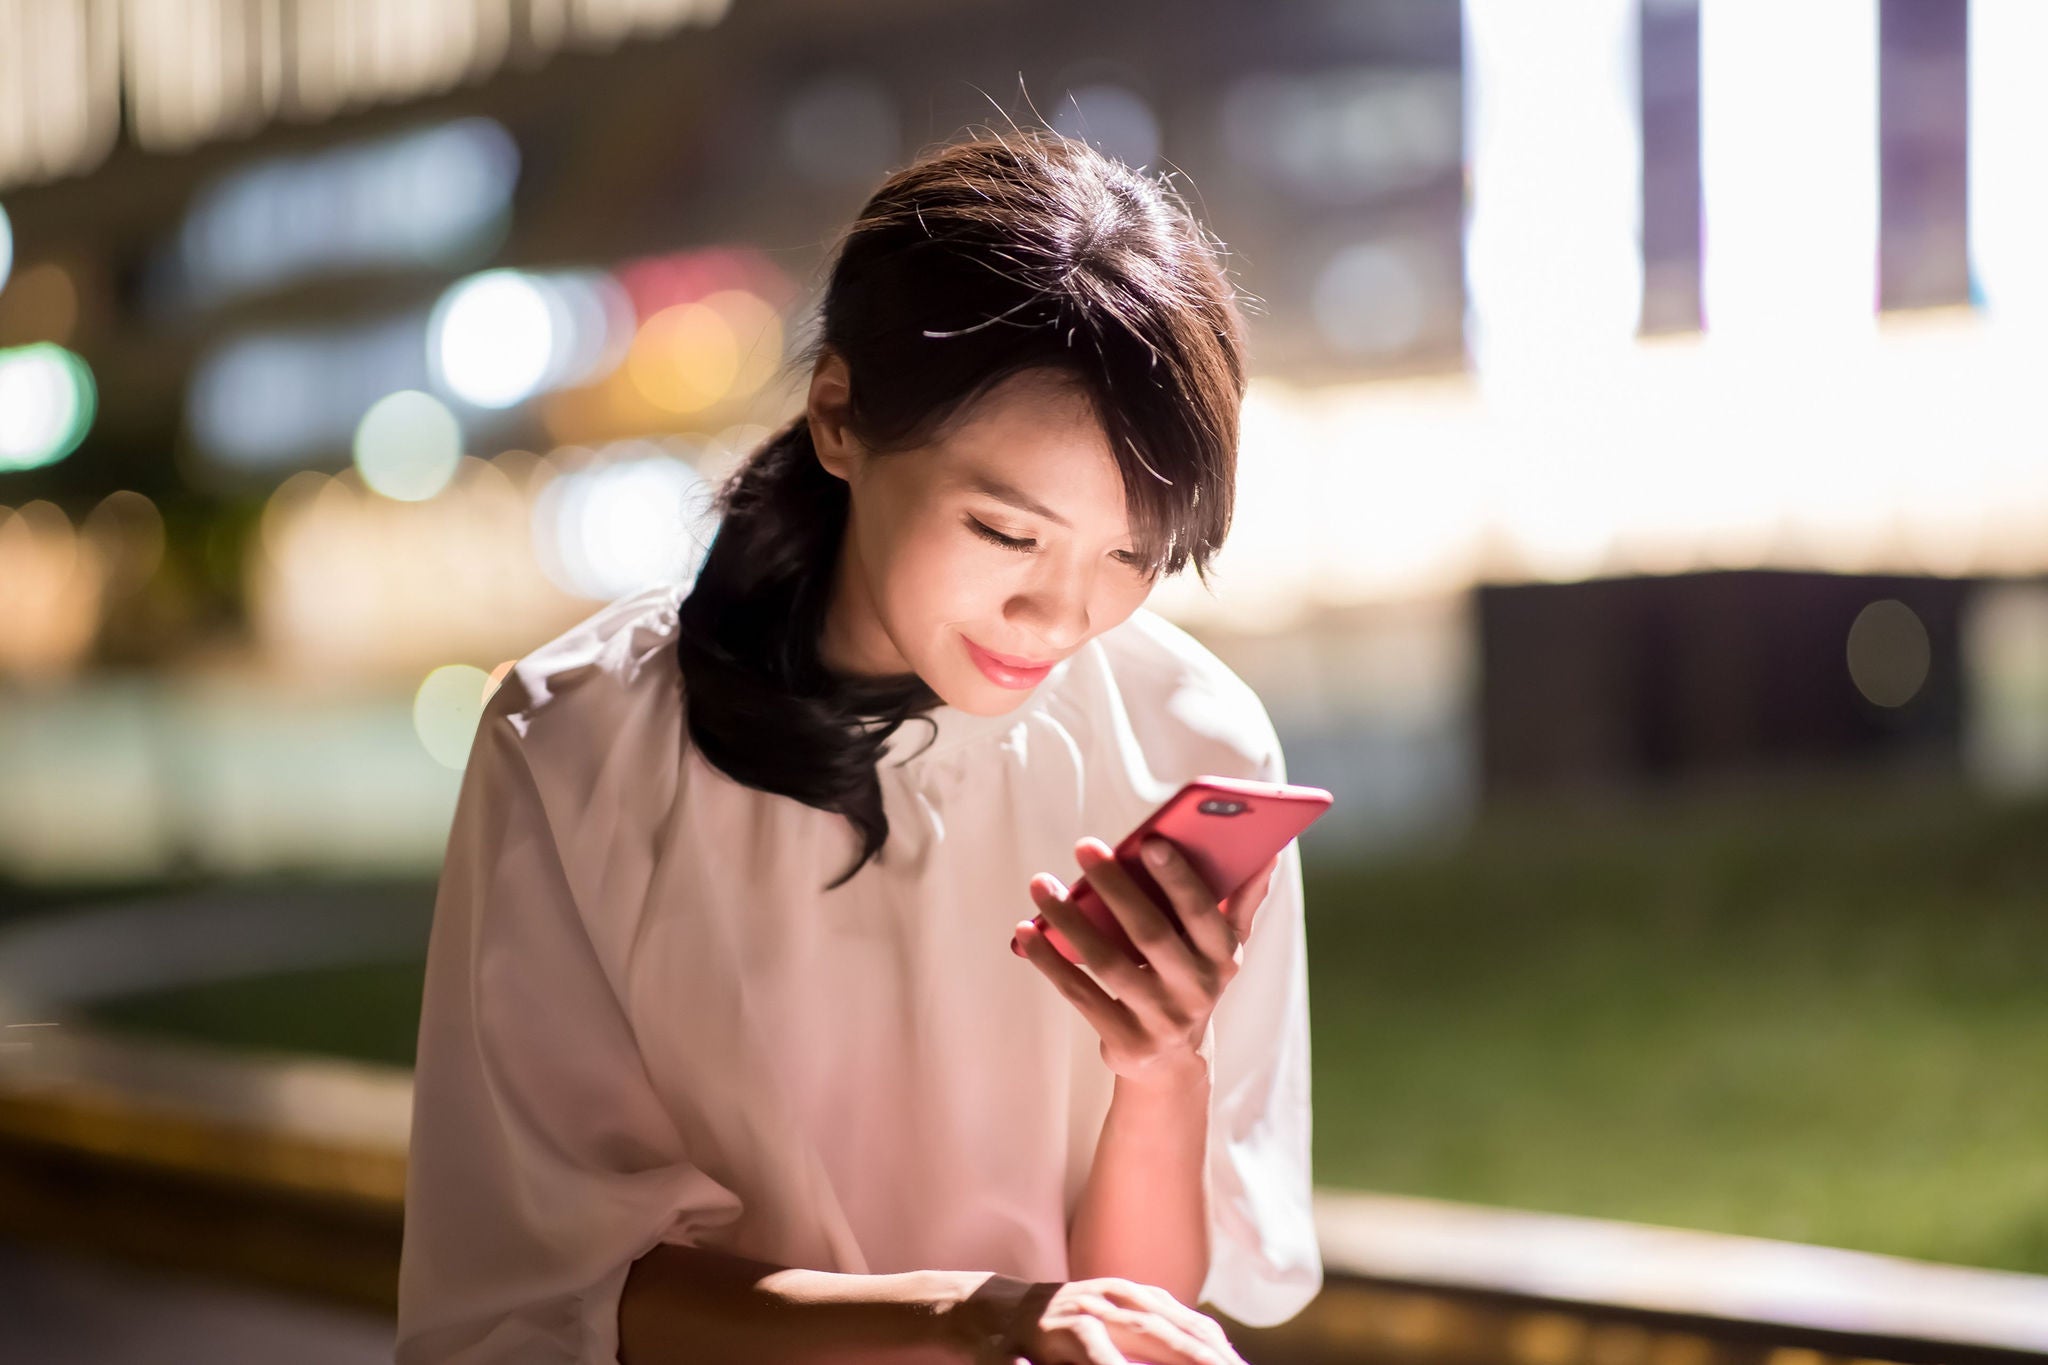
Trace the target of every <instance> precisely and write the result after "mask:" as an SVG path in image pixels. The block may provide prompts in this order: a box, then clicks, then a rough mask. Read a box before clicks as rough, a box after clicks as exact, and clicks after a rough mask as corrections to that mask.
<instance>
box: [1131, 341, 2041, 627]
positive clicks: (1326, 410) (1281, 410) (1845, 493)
mask: <svg viewBox="0 0 2048 1365" xmlns="http://www.w3.org/2000/svg"><path fill="white" fill-rule="evenodd" d="M2038 365H2039V355H2038V351H2037V350H2035V349H2031V348H2028V347H2026V346H2023V345H2017V344H2012V343H2011V342H2010V341H2009V340H2008V339H2003V338H2001V336H2000V335H1999V334H1998V333H1996V332H1995V331H1992V330H1990V329H1987V328H1986V327H1985V326H1984V325H1983V324H1982V322H1981V321H1980V319H1979V317H1978V316H1977V315H1976V314H1975V313H1974V312H1972V311H1970V310H1967V309H1960V308H1959V309H1949V310H1939V309H1930V310H1919V311H1916V312H1915V313H1913V314H1902V315H1898V316H1893V317H1888V318H1887V319H1886V320H1885V321H1884V323H1883V325H1882V327H1881V328H1880V329H1879V330H1878V331H1877V333H1876V334H1875V335H1874V336H1873V338H1872V339H1871V343H1870V345H1869V346H1867V347H1865V348H1857V349H1843V348H1826V347H1816V348H1814V349H1813V350H1812V351H1811V352H1810V353H1809V354H1807V355H1806V356H1805V357H1804V358H1803V359H1801V360H1800V361H1799V362H1797V363H1792V364H1785V365H1779V366H1775V367H1769V368H1760V367H1759V366H1757V365H1755V364H1753V363H1751V360H1750V357H1748V356H1747V355H1746V354H1744V353H1742V352H1740V351H1738V352H1736V353H1733V354H1731V353H1730V352H1729V351H1728V350H1727V348H1725V347H1722V346H1719V345H1715V344H1712V343H1711V342H1709V341H1708V340H1707V339H1706V338H1703V337H1700V336H1698V335H1674V336H1666V337H1657V338H1652V339H1645V340H1642V341H1638V342H1637V343H1635V344H1634V345H1633V346H1631V347H1629V348H1628V349H1627V350H1626V351H1624V352H1623V353H1621V354H1620V355H1617V356H1615V357H1612V358H1611V360H1610V363H1609V364H1607V365H1606V366H1603V367H1598V368H1594V367H1590V366H1589V367H1588V375H1589V376H1590V378H1589V379H1588V380H1587V381H1586V382H1587V383H1589V384H1592V385H1596V386H1597V388H1598V389H1599V391H1600V392H1602V393H1603V394H1604V395H1605V397H1604V399H1603V400H1602V401H1601V402H1599V403H1595V404H1583V405H1578V406H1576V407H1572V406H1561V405H1560V406H1534V407H1527V408H1521V409H1515V410H1513V412H1512V415H1511V416H1510V415H1504V413H1503V411H1502V409H1501V407H1500V405H1499V403H1498V402H1497V401H1496V396H1495V395H1493V394H1492V393H1491V392H1490V391H1489V390H1487V389H1486V388H1485V387H1484V386H1483V383H1482V381H1481V380H1480V379H1479V378H1477V377H1474V376H1469V375H1443V376H1426V377H1416V378H1410V379H1389V380H1378V381H1371V382H1361V383H1353V384H1347V385H1333V386H1325V387H1320V388H1314V389H1309V388H1302V387H1298V386H1295V385H1290V384H1287V383H1285V382H1283V381H1279V380H1274V379H1260V380H1257V381H1255V382H1254V383H1253V385H1252V386H1251V388H1250V390H1249V392H1248V394H1247V397H1246V401H1245V408H1244V417H1243V428H1242V441H1241V455H1240V458H1239V464H1238V481H1239V494H1238V505H1237V507H1238V510H1237V517H1236V520H1235V521H1234V523H1233V526H1232V530H1231V537H1230V544H1229V545H1228V546H1227V547H1226V549H1225V550H1224V552H1223V554H1222V555H1221V556H1220V557H1219V559H1218V572H1219V575H1220V581H1221V582H1222V583H1223V584H1225V585H1227V590H1220V591H1218V592H1209V591H1204V590H1203V589H1201V587H1200V586H1199V584H1198V583H1197V582H1196V581H1195V580H1194V579H1193V578H1192V576H1190V575H1182V576H1181V577H1180V578H1177V579H1170V580H1168V581H1166V582H1164V583H1162V584H1161V585H1160V586H1159V587H1158V588H1157V589H1156V590H1155V592H1154V594H1153V597H1152V599H1151V601H1152V602H1153V604H1154V605H1156V606H1157V607H1158V608H1159V609H1160V610H1161V611H1163V612H1166V613H1167V614H1169V615H1172V616H1173V617H1175V619H1177V620H1180V621H1183V622H1186V623H1190V624H1195V625H1205V624H1206V625H1216V626H1219V627H1224V628H1229V629H1241V630H1247V631H1271V630H1278V629H1283V628H1284V627H1285V624H1286V622H1288V621H1289V620H1292V619H1295V618H1296V617H1298V616H1299V615H1301V614H1302V613H1304V612H1306V611H1310V610H1312V609H1313V608H1314V607H1315V606H1317V605H1318V604H1321V605H1328V606H1343V605H1347V604H1351V603H1360V602H1367V601H1398V600H1404V599H1409V598H1419V597H1429V596H1433V595H1436V594H1440V593H1456V592H1461V591H1464V590H1466V589H1468V588H1470V587H1471V586H1473V585H1474V584H1476V583H1483V582H1520V581H1546V580H1547V581H1567V580H1573V579H1578V578H1584V577H1589V576H1593V575H1596V574H1597V575H1608V574H1623V575H1626V574H1668V573H1682V572H1688V571H1693V570H1701V569H1727V568H1784V569H1818V570H1825V571H1831V572H1837V573H1850V574H1855V573H1884V572H1896V573H1939V574H1944V575H1972V574H1983V575H2023V574H2041V573H2044V572H2048V460H2044V459H2043V458H2041V451H2040V446H2039V443H2038V439H2037V436H2036V433H2037V432H2038V430H2039V423H2038V422H2037V421H2035V420H2034V417H2033V408H2034V406H2035V403H2036V400H2035V399H2034V398H2033V397H2032V393H2033V386H2034V383H2035V379H2036V378H2037V376H2035V375H2034V371H2035V370H2036V369H2038ZM1649 451H1654V452H1655V457H1654V458H1648V457H1646V455H1645V452H1649ZM1930 451H1937V452H1939V458H1933V457H1931V456H1930V455H1929V452H1930ZM1304 509H1308V510H1306V511H1305V510H1304Z"/></svg>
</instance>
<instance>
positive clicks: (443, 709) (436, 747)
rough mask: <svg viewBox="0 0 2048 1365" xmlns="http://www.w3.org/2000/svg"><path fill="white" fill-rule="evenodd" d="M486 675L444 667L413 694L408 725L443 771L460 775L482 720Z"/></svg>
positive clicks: (459, 667) (468, 668) (463, 667)
mask: <svg viewBox="0 0 2048 1365" xmlns="http://www.w3.org/2000/svg"><path fill="white" fill-rule="evenodd" d="M490 683H491V678H490V675H489V674H487V673H485V672H484V671H483V670H482V669H481V668H475V667H472V666H471V665H469V664H444V665H443V666H441V667H440V668H437V669H435V670H434V671H433V672H431V673H429V674H427V676H426V680H425V681H424V682H422V683H421V684H420V685H419V690H418V691H416V692H414V693H413V698H412V724H413V729H414V731H415V732H416V733H417V734H418V735H419V737H420V743H421V744H422V745H424V746H425V748H426V751H427V752H428V753H429V754H431V755H432V756H433V759H434V761H435V762H436V763H439V764H440V765H441V766H442V767H444V768H453V769H455V770H456V771H458V772H460V771H461V770H462V768H463V767H464V766H465V765H466V764H467V763H468V762H469V746H470V743H471V741H473V740H474V739H475V738H476V725H477V721H478V720H480V719H481V718H482V716H483V711H484V697H485V689H486V688H487V687H489V686H490Z"/></svg>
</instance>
